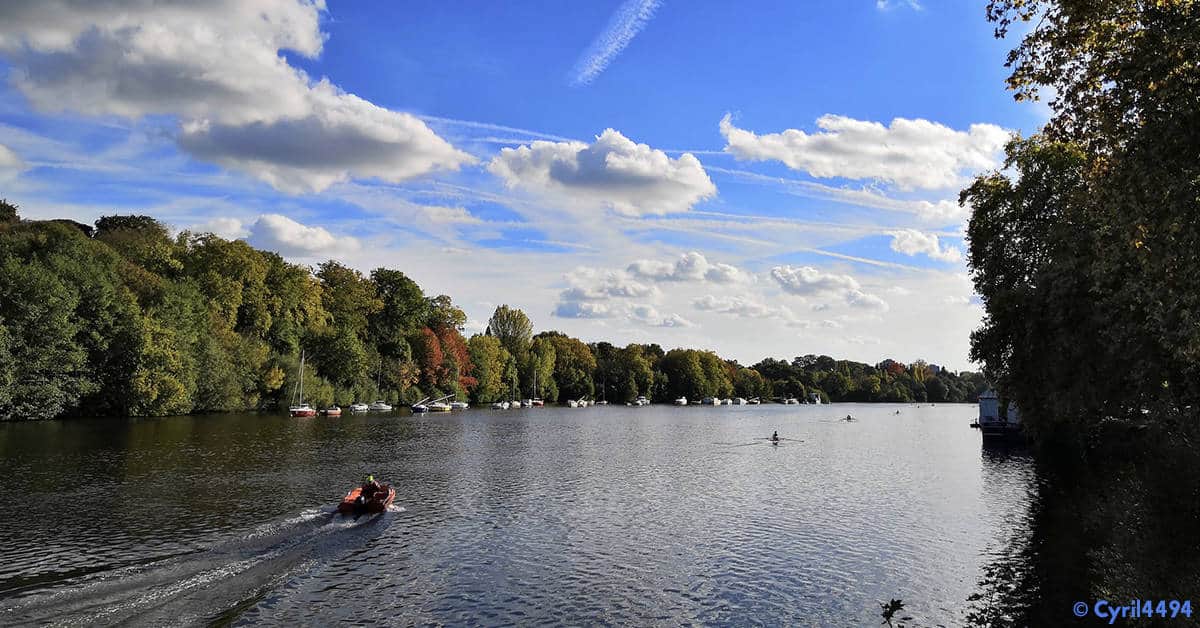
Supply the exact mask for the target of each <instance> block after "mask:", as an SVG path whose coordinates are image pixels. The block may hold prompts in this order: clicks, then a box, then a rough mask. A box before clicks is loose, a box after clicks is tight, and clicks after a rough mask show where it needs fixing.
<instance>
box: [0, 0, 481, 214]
mask: <svg viewBox="0 0 1200 628" xmlns="http://www.w3.org/2000/svg"><path fill="white" fill-rule="evenodd" d="M324 10H325V5H324V2H323V0H314V1H312V2H308V1H305V0H264V1H263V2H243V1H241V0H221V1H215V2H198V3H184V2H171V3H163V2H153V1H151V0H131V1H129V2H124V3H116V2H113V1H111V0H109V1H99V2H91V3H80V2H72V1H71V0H44V1H41V2H28V3H3V4H0V54H2V55H4V56H5V57H6V58H7V59H8V61H9V63H10V65H11V67H12V72H11V80H12V82H13V84H14V85H15V86H16V87H17V88H18V89H19V90H20V91H21V92H22V93H23V94H24V95H25V96H26V97H27V98H28V99H29V101H30V102H31V103H32V104H33V105H34V107H36V108H37V109H39V110H42V111H51V112H56V111H76V112H80V113H83V114H87V115H97V116H107V115H115V116H120V117H125V118H132V119H137V118H141V117H143V116H149V115H168V116H177V117H179V118H180V120H181V122H182V134H181V136H180V138H179V141H180V145H181V147H182V148H184V149H185V150H187V151H188V152H190V153H192V154H193V155H195V156H197V157H198V158H201V159H204V160H207V161H212V162H215V163H217V164H220V165H222V166H225V167H228V168H236V169H239V170H243V171H245V172H248V173H249V174H250V175H252V176H254V177H257V178H259V179H261V180H263V181H266V182H267V183H269V184H271V185H273V186H275V187H277V188H278V189H280V190H283V191H287V192H307V191H318V190H322V189H324V188H326V187H328V186H329V185H330V184H332V183H334V182H337V181H343V180H346V179H348V178H351V177H368V178H369V177H374V178H379V179H383V180H386V181H402V180H405V179H409V178H412V177H415V176H419V175H422V174H425V173H428V172H431V171H433V170H438V169H456V168H458V167H460V166H461V165H463V164H468V163H472V161H473V158H472V157H471V156H470V155H468V154H466V153H464V152H462V151H459V150H457V149H455V148H454V147H453V146H451V145H450V144H449V143H447V142H446V141H445V140H443V139H442V138H441V137H439V136H437V135H436V134H435V133H434V132H433V131H431V130H430V129H429V127H427V126H426V125H425V123H424V122H422V121H421V120H419V119H417V118H416V117H414V116H412V115H410V114H407V113H399V112H393V111H388V110H386V109H383V108H380V107H377V106H375V105H373V104H371V103H369V102H367V101H365V100H363V99H361V98H358V97H356V96H353V95H351V94H346V93H343V92H341V91H340V90H338V89H337V88H336V87H334V86H333V85H331V84H329V83H328V82H327V81H319V82H314V81H312V80H311V79H310V78H309V77H308V75H307V74H305V73H304V71H302V70H300V69H298V68H295V67H293V66H291V65H290V64H289V63H288V62H287V59H286V58H285V57H284V56H283V55H282V54H281V51H284V50H287V51H291V52H293V53H296V54H299V55H301V56H304V57H308V58H315V57H317V56H318V55H320V53H321V49H322V45H323V42H324V38H325V36H324V34H323V33H321V30H320V16H321V14H322V13H323V12H324Z"/></svg>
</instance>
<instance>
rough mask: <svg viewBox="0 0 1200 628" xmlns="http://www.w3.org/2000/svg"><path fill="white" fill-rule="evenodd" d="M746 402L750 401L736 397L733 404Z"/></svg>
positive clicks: (739, 404)
mask: <svg viewBox="0 0 1200 628" xmlns="http://www.w3.org/2000/svg"><path fill="white" fill-rule="evenodd" d="M746 403H748V402H747V401H746V400H745V399H744V398H742V397H734V399H733V405H735V406H744V405H746Z"/></svg>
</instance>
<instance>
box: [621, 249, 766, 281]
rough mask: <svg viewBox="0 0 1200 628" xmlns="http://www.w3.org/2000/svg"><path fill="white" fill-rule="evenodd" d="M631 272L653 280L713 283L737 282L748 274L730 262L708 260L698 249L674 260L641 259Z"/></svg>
mask: <svg viewBox="0 0 1200 628" xmlns="http://www.w3.org/2000/svg"><path fill="white" fill-rule="evenodd" d="M627 270H628V271H629V273H630V274H632V275H634V276H637V277H642V278H644V279H650V280H653V281H711V282H713V283H737V282H740V281H745V280H746V274H745V273H743V272H742V271H741V270H739V269H738V268H737V267H735V266H732V265H730V264H722V263H715V262H710V261H708V258H706V257H704V255H703V254H701V253H698V252H696V251H689V252H687V253H684V254H683V255H681V256H680V257H679V259H677V260H675V261H674V262H663V261H659V260H649V259H639V260H634V261H633V262H632V263H630V264H629V267H628V268H627Z"/></svg>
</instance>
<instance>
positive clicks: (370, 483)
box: [359, 475, 383, 499]
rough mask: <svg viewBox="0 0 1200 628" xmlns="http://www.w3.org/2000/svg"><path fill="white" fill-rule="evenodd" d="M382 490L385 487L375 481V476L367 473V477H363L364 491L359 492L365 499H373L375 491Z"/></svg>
mask: <svg viewBox="0 0 1200 628" xmlns="http://www.w3.org/2000/svg"><path fill="white" fill-rule="evenodd" d="M381 490H383V487H382V486H380V485H379V482H376V481H375V476H374V475H367V477H366V478H365V479H363V485H362V492H360V493H359V497H361V498H363V499H371V498H372V497H374V496H375V493H378V492H379V491H381Z"/></svg>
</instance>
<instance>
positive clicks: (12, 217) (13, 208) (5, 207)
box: [0, 198, 21, 226]
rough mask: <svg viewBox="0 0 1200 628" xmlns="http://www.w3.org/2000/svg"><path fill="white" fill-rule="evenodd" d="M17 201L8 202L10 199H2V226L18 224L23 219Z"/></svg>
mask: <svg viewBox="0 0 1200 628" xmlns="http://www.w3.org/2000/svg"><path fill="white" fill-rule="evenodd" d="M17 209H18V208H17V205H16V203H10V202H8V199H6V198H3V199H0V226H4V225H11V224H16V223H18V222H20V221H21V217H20V216H18V215H17Z"/></svg>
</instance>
